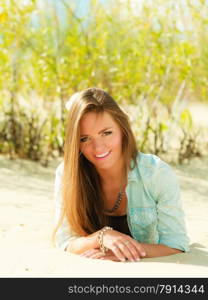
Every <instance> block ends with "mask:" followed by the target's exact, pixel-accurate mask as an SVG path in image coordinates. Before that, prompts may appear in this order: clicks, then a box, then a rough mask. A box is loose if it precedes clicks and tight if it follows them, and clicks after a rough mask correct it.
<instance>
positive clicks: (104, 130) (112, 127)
mask: <svg viewBox="0 0 208 300" xmlns="http://www.w3.org/2000/svg"><path fill="white" fill-rule="evenodd" d="M111 128H113V127H106V128H104V129H102V130H100V131H99V132H98V134H100V133H102V132H104V131H106V130H107V129H111ZM83 136H87V134H82V135H81V137H83Z"/></svg>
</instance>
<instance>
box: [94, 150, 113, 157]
mask: <svg viewBox="0 0 208 300" xmlns="http://www.w3.org/2000/svg"><path fill="white" fill-rule="evenodd" d="M109 152H110V151H108V152H106V153H103V154H100V155H95V156H96V157H104V156H106V155H107V154H108V153H109Z"/></svg>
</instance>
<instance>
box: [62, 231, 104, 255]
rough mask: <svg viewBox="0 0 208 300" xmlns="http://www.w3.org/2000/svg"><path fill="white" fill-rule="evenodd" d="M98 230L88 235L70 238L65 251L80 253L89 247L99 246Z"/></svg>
mask: <svg viewBox="0 0 208 300" xmlns="http://www.w3.org/2000/svg"><path fill="white" fill-rule="evenodd" d="M98 232H99V231H96V232H94V233H92V234H90V235H88V236H83V237H78V238H76V239H74V240H72V241H71V242H70V243H69V245H68V247H67V249H66V251H67V252H70V253H74V254H81V253H83V252H85V251H87V250H89V249H96V248H99V244H98Z"/></svg>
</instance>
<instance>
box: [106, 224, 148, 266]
mask: <svg viewBox="0 0 208 300" xmlns="http://www.w3.org/2000/svg"><path fill="white" fill-rule="evenodd" d="M103 245H104V246H105V247H107V248H108V249H109V250H111V251H112V252H113V254H114V255H115V256H116V257H117V258H118V259H119V261H126V260H130V261H138V260H140V258H141V257H144V256H145V255H146V253H145V250H144V248H143V247H142V246H141V244H140V243H139V242H137V241H136V240H134V239H133V238H131V237H130V236H128V235H126V234H123V233H121V232H119V231H116V230H107V231H105V232H104V234H103Z"/></svg>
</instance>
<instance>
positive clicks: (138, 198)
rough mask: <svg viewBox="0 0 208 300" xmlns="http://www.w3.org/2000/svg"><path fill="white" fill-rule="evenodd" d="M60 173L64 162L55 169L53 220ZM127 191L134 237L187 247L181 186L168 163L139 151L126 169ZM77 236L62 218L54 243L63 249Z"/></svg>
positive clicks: (57, 212) (58, 198) (57, 209)
mask: <svg viewBox="0 0 208 300" xmlns="http://www.w3.org/2000/svg"><path fill="white" fill-rule="evenodd" d="M132 163H133V162H132ZM62 174H63V163H61V164H60V165H59V166H58V168H57V169H56V178H55V223H57V222H58V219H59V216H60V211H61V178H62ZM126 194H127V199H128V205H127V222H128V226H129V229H130V232H131V234H132V236H133V238H134V239H135V240H137V241H139V242H141V243H149V244H163V245H166V246H169V247H171V248H176V249H179V250H182V251H185V252H186V251H189V238H188V236H187V232H186V226H185V221H184V212H183V209H182V203H181V198H180V187H179V184H178V181H177V178H176V175H175V173H174V172H173V170H172V168H171V167H170V166H169V165H168V164H167V163H165V162H164V161H163V160H161V159H160V158H159V157H158V156H156V155H153V154H144V153H142V152H139V153H138V156H137V165H136V166H135V167H134V169H133V170H131V171H129V173H128V183H127V187H126ZM77 237H78V235H76V234H75V233H73V232H72V231H71V230H70V227H69V225H68V224H67V221H66V219H65V220H64V222H63V224H62V225H61V227H60V228H59V230H58V232H57V237H56V246H57V247H59V248H61V249H63V250H65V249H66V247H67V246H68V244H69V243H70V241H71V240H73V239H76V238H77Z"/></svg>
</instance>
